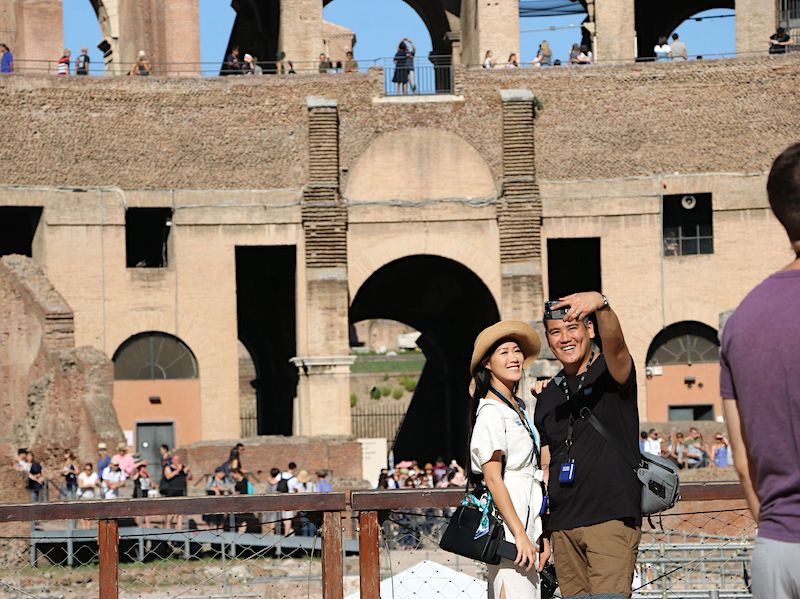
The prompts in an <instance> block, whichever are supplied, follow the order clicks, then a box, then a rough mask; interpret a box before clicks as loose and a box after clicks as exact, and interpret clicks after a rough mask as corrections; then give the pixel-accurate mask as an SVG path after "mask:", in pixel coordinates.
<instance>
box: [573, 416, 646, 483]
mask: <svg viewBox="0 0 800 599" xmlns="http://www.w3.org/2000/svg"><path fill="white" fill-rule="evenodd" d="M580 416H581V418H583V419H585V420H588V421H589V424H591V425H592V426H593V427H594V428H595V429H596V430H597V432H598V433H600V434H601V435H603V438H604V439H605V440H606V441H608V442H609V443H611V445H612V446H613V447H614V449H616V450H617V453H619V455H620V456H622V459H623V460H625V463H626V464H628V466H630V467H631V468H633V469H634V470H636V469H637V468H639V462H638V461H634V460H632V459H631V456H629V455H628V453H627V452H626V451H625V450H624V449H623V447H622V445H621V444H620V442H619V439H616V438H614V437H612V436H611V433H609V432H608V429H607V428H606V427H605V425H604V424H603V423H602V422H600V421H599V420H598V419H597V416H595V415H594V414H593V413H592V411H591V410H590V409H589V408H588V407H586V406H584V407H582V408H581V412H580Z"/></svg>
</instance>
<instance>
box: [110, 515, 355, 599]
mask: <svg viewBox="0 0 800 599" xmlns="http://www.w3.org/2000/svg"><path fill="white" fill-rule="evenodd" d="M343 572H344V560H343V559H342V512H325V515H324V516H323V518H322V596H323V597H324V599H343V598H344V581H343V580H342V575H343ZM101 599H104V598H101Z"/></svg>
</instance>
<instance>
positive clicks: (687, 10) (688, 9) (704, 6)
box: [636, 0, 735, 58]
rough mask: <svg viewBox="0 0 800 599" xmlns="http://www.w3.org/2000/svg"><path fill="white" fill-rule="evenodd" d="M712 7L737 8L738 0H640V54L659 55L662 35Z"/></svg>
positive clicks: (637, 18)
mask: <svg viewBox="0 0 800 599" xmlns="http://www.w3.org/2000/svg"><path fill="white" fill-rule="evenodd" d="M712 8H730V9H733V8H735V0H699V1H696V0H675V1H674V2H650V1H648V0H636V43H637V49H638V53H637V56H638V57H639V58H652V57H654V56H655V52H654V50H653V48H654V47H655V45H656V44H657V43H658V38H659V37H662V36H663V37H666V36H668V35H669V34H671V33H672V32H673V31H675V29H676V28H677V27H678V25H680V24H681V23H683V22H684V21H685V20H686V19H688V18H690V17H691V16H693V15H696V14H698V13H701V12H704V11H706V10H710V9H712Z"/></svg>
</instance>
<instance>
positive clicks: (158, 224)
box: [125, 208, 172, 268]
mask: <svg viewBox="0 0 800 599" xmlns="http://www.w3.org/2000/svg"><path fill="white" fill-rule="evenodd" d="M171 228H172V209H171V208H128V210H127V211H126V212H125V262H126V266H127V267H128V268H165V267H166V266H167V239H168V238H169V232H170V229H171Z"/></svg>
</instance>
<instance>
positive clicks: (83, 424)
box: [0, 256, 123, 500]
mask: <svg viewBox="0 0 800 599" xmlns="http://www.w3.org/2000/svg"><path fill="white" fill-rule="evenodd" d="M111 370H112V369H111V363H110V361H109V360H108V359H107V358H106V357H105V356H104V355H103V354H102V352H100V351H99V350H97V349H95V348H91V347H79V348H76V347H75V344H74V340H73V319H72V311H71V310H70V308H69V306H68V305H67V304H66V302H65V301H64V299H63V298H62V297H61V296H60V295H59V293H58V292H57V291H56V290H55V289H54V288H53V286H52V285H51V284H50V282H49V281H48V280H47V278H46V277H45V276H44V273H43V272H42V270H41V269H40V268H39V267H38V266H36V265H35V264H34V263H33V261H32V260H31V259H30V258H26V257H24V256H6V257H3V258H0V406H2V414H3V418H2V421H0V452H2V459H3V460H5V461H6V463H11V461H12V460H13V459H15V458H16V448H18V447H28V448H30V449H32V450H33V451H34V452H35V454H36V456H37V459H38V460H39V461H41V462H42V465H43V466H44V468H45V473H46V475H48V477H51V476H52V472H53V470H57V469H60V467H61V462H62V459H63V457H62V456H63V451H64V450H65V449H72V450H73V451H75V453H76V455H78V456H81V457H83V458H85V457H92V456H94V455H95V447H96V444H97V442H98V440H101V439H102V440H105V441H107V442H108V443H109V444H111V443H116V442H117V441H119V440H121V439H122V438H123V437H122V431H121V430H120V428H119V424H117V418H116V415H115V413H114V409H113V407H112V405H111V390H112V382H113V381H112V372H111ZM48 470H49V472H48ZM13 474H14V475H16V473H13ZM24 487H25V480H24V478H22V477H19V476H12V475H4V479H3V484H2V485H0V499H2V500H16V499H19V497H20V495H24V491H23V489H24Z"/></svg>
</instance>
